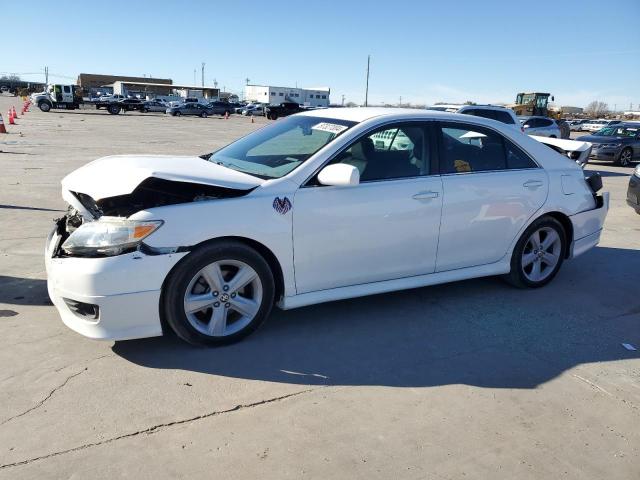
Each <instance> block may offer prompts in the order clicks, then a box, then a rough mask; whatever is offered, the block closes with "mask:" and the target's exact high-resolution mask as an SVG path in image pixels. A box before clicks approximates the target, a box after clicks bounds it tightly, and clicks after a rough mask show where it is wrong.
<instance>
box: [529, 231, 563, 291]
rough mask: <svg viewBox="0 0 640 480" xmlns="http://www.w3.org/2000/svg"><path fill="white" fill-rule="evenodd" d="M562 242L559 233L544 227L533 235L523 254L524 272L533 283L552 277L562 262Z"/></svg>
mask: <svg viewBox="0 0 640 480" xmlns="http://www.w3.org/2000/svg"><path fill="white" fill-rule="evenodd" d="M561 254H562V240H561V239H560V235H559V234H558V232H557V231H556V230H555V229H553V228H550V227H542V228H540V229H538V230H536V231H535V232H533V233H532V234H531V236H530V237H529V239H528V240H527V243H526V244H525V246H524V250H523V252H522V262H521V264H522V272H523V273H524V276H525V277H526V278H527V279H528V280H530V281H532V282H541V281H543V280H545V279H546V278H547V277H548V276H549V275H551V274H552V273H553V271H554V269H555V267H556V265H558V262H559V261H560V255H561Z"/></svg>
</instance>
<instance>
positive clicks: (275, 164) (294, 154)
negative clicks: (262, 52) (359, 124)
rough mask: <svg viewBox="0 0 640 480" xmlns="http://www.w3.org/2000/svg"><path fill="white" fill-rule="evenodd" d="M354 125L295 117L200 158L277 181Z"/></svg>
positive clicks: (308, 117)
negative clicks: (276, 179)
mask: <svg viewBox="0 0 640 480" xmlns="http://www.w3.org/2000/svg"><path fill="white" fill-rule="evenodd" d="M355 124H356V122H349V121H346V120H336V119H333V118H320V117H312V116H307V115H295V116H292V117H288V118H285V119H283V120H278V121H277V122H275V123H272V124H271V125H269V126H267V127H264V128H262V129H260V130H258V131H256V132H254V133H251V134H249V135H247V136H246V137H243V138H241V139H240V140H238V141H237V142H234V143H232V144H231V145H228V146H226V147H223V148H222V149H220V150H218V151H217V152H213V153H211V154H209V155H203V156H202V158H204V159H205V160H209V161H210V162H214V163H217V164H218V165H223V166H225V167H227V168H231V169H233V170H238V171H240V172H244V173H248V174H250V175H255V176H256V177H260V178H264V179H269V178H280V177H283V176H285V175H287V174H288V173H289V172H291V171H292V170H294V169H295V168H297V167H298V166H300V165H302V164H303V163H304V162H305V161H306V160H307V159H308V158H309V157H311V156H312V155H313V154H314V153H316V152H317V151H318V150H320V149H321V148H322V147H324V146H325V145H327V144H328V143H330V142H332V141H333V140H334V139H335V138H336V137H338V136H339V135H341V134H342V133H344V132H345V131H346V130H348V129H349V128H351V127H352V126H354V125H355Z"/></svg>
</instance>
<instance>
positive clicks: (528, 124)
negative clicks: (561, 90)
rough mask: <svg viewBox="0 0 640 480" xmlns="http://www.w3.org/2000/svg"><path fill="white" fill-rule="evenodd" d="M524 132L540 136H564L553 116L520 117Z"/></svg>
mask: <svg viewBox="0 0 640 480" xmlns="http://www.w3.org/2000/svg"><path fill="white" fill-rule="evenodd" d="M518 120H520V123H521V124H522V128H523V129H524V133H526V134H527V135H535V136H538V137H549V138H562V134H561V132H560V127H559V126H558V124H557V123H556V122H555V121H554V120H553V119H551V118H547V117H534V116H531V117H518Z"/></svg>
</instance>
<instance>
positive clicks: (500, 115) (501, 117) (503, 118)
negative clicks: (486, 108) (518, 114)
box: [493, 110, 516, 125]
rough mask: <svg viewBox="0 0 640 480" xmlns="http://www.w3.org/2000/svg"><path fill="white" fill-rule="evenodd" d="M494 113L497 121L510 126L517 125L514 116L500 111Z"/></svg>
mask: <svg viewBox="0 0 640 480" xmlns="http://www.w3.org/2000/svg"><path fill="white" fill-rule="evenodd" d="M493 113H494V114H495V116H496V120H498V121H499V122H502V123H508V124H509V125H515V123H516V122H515V121H514V120H513V115H509V113H508V112H501V111H500V110H494V111H493Z"/></svg>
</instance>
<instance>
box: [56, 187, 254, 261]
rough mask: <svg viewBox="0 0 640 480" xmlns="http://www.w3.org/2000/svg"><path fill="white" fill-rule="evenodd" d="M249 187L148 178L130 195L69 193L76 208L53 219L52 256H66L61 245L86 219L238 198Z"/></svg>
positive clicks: (127, 214)
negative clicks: (54, 245)
mask: <svg viewBox="0 0 640 480" xmlns="http://www.w3.org/2000/svg"><path fill="white" fill-rule="evenodd" d="M251 190H253V188H249V189H244V190H240V189H235V188H227V187H219V186H215V185H205V184H200V183H190V182H178V181H174V180H165V179H162V178H156V177H149V178H147V179H145V180H144V181H143V182H142V183H140V184H139V185H138V186H137V187H136V188H135V189H134V190H133V191H132V192H131V193H129V194H126V195H118V196H115V197H107V198H102V199H100V200H98V201H96V200H94V199H93V198H92V197H91V196H89V195H87V194H84V193H80V192H69V193H70V194H71V195H72V197H73V199H75V200H76V201H77V202H78V203H79V204H76V206H77V208H76V207H74V205H70V206H69V208H68V211H67V214H66V215H64V216H63V217H60V218H58V219H56V220H55V224H56V232H57V234H58V235H59V236H60V241H59V242H58V246H57V248H56V251H55V252H54V256H66V255H65V253H64V251H62V249H61V248H60V246H61V245H62V244H63V243H64V241H65V240H66V239H67V238H68V237H69V235H71V233H73V231H75V230H76V229H77V228H79V227H80V226H81V225H82V224H83V223H85V222H87V221H94V220H97V219H99V218H100V217H102V216H108V217H122V218H127V217H129V216H131V215H133V214H135V213H136V212H139V211H141V210H145V209H149V208H155V207H163V206H167V205H176V204H182V203H191V202H203V201H210V200H216V199H221V198H234V197H241V196H244V195H246V194H248V193H249V192H251ZM73 203H76V202H73ZM81 207H82V208H81ZM81 210H84V211H81Z"/></svg>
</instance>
